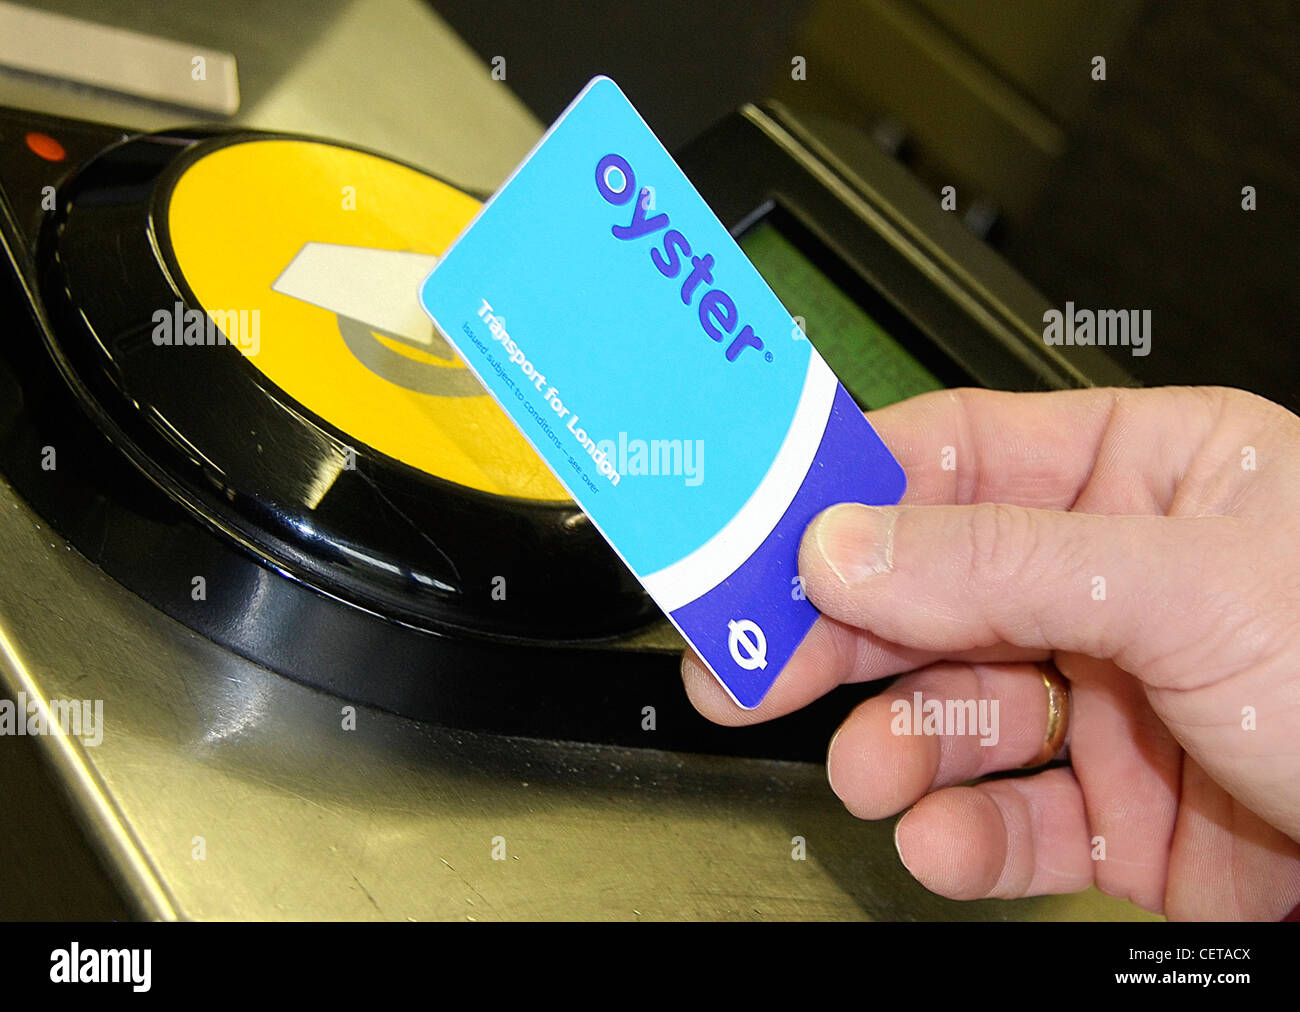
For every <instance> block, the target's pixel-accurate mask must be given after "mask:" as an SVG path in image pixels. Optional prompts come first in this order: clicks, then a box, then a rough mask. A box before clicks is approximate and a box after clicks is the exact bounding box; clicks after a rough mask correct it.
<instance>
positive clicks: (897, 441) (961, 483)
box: [867, 387, 1216, 513]
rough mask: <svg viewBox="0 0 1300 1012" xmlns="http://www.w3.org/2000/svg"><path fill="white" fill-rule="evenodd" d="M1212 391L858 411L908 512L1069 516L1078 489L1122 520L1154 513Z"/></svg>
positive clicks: (965, 394)
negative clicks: (1108, 504)
mask: <svg viewBox="0 0 1300 1012" xmlns="http://www.w3.org/2000/svg"><path fill="white" fill-rule="evenodd" d="M1213 393H1214V391H1212V390H1204V389H1202V390H1197V389H1194V388H1186V387H1170V388H1163V389H1156V390H1126V389H1115V388H1110V389H1093V390H1063V391H1055V392H1051V393H1006V392H1002V391H996V390H981V389H971V388H964V389H956V390H939V391H935V392H934V393H928V394H922V395H920V396H918V397H913V398H911V399H909V400H906V401H902V402H900V403H898V404H894V405H891V406H890V407H887V408H882V409H880V410H878V411H872V412H869V413H868V414H867V419H868V421H870V422H871V424H872V426H873V427H874V428H875V430H876V432H877V433H879V435H880V438H881V439H882V440H884V442H885V445H886V446H888V447H889V449H890V450H891V451H892V452H893V454H894V456H895V457H897V458H898V462H899V463H900V464H901V465H902V466H903V470H904V471H905V472H906V474H907V493H906V495H905V496H904V497H903V502H904V503H905V504H908V505H968V504H971V503H979V502H1001V503H1008V504H1011V505H1016V506H1028V507H1034V508H1038V509H1058V510H1064V509H1070V508H1071V507H1072V506H1073V505H1074V503H1075V502H1076V501H1077V500H1078V498H1079V496H1080V494H1081V493H1082V492H1083V490H1084V489H1085V488H1087V487H1088V486H1089V485H1093V486H1096V485H1097V484H1098V483H1102V484H1105V485H1107V486H1112V488H1111V489H1109V491H1113V492H1114V493H1116V494H1117V498H1118V500H1119V501H1120V502H1121V503H1122V504H1123V505H1124V506H1125V507H1131V509H1130V510H1127V511H1131V512H1133V513H1151V512H1160V513H1163V512H1164V509H1163V508H1160V507H1161V503H1162V502H1165V501H1167V496H1170V495H1172V490H1173V486H1174V483H1175V481H1176V478H1177V475H1178V474H1180V473H1181V472H1182V470H1183V465H1184V464H1185V463H1186V461H1187V460H1188V458H1189V456H1190V454H1191V453H1192V452H1193V450H1194V448H1195V447H1196V446H1197V445H1198V444H1199V438H1198V436H1199V434H1200V433H1202V432H1204V431H1205V430H1206V429H1207V428H1208V427H1209V426H1211V425H1212V424H1213V420H1214V418H1215V416H1216V413H1215V411H1214V410H1213V408H1212V404H1213V397H1212V395H1213Z"/></svg>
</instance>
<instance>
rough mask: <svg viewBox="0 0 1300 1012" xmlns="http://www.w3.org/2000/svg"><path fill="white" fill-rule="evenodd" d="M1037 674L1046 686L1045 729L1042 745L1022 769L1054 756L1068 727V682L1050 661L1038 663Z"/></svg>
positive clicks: (1046, 761) (1045, 761) (1058, 750)
mask: <svg viewBox="0 0 1300 1012" xmlns="http://www.w3.org/2000/svg"><path fill="white" fill-rule="evenodd" d="M1038 675H1039V677H1040V678H1042V680H1043V685H1044V686H1045V687H1046V688H1047V731H1046V732H1045V733H1044V734H1043V747H1042V748H1041V749H1039V751H1038V755H1036V756H1034V758H1033V759H1031V760H1029V762H1027V763H1025V765H1024V766H1023V767H1022V768H1023V769H1030V768H1032V767H1034V766H1042V765H1043V764H1044V763H1048V762H1051V761H1052V760H1053V759H1054V758H1056V755H1057V753H1059V752H1060V751H1061V748H1062V747H1063V746H1064V745H1065V734H1066V732H1067V731H1068V730H1069V728H1070V683H1069V682H1068V681H1066V679H1065V676H1064V675H1062V674H1061V672H1060V671H1059V670H1057V667H1056V665H1055V664H1053V663H1052V662H1051V661H1042V662H1040V663H1039V664H1038Z"/></svg>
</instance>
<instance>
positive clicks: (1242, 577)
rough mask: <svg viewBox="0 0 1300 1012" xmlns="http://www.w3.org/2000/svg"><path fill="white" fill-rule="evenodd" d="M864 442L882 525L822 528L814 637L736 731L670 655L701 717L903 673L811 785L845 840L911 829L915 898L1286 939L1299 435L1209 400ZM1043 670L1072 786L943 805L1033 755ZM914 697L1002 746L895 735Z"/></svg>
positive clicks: (945, 422)
mask: <svg viewBox="0 0 1300 1012" xmlns="http://www.w3.org/2000/svg"><path fill="white" fill-rule="evenodd" d="M868 417H869V419H870V421H871V423H872V425H873V426H874V427H875V428H876V430H877V431H878V432H879V434H880V436H881V438H882V439H883V440H884V441H885V443H886V445H888V446H889V447H890V449H891V450H892V451H893V453H894V454H895V456H897V458H898V459H899V462H900V463H901V464H902V465H903V468H904V469H905V471H906V472H907V475H908V489H907V494H906V496H905V497H904V499H903V503H902V504H901V505H900V506H899V507H893V508H872V507H864V506H857V505H841V506H835V507H832V508H831V509H829V510H827V511H825V512H823V513H822V514H821V515H820V516H818V517H817V518H816V519H815V520H814V521H813V522H812V523H811V524H810V525H809V527H808V530H807V531H806V533H805V535H804V539H803V543H802V546H801V550H800V556H799V569H800V573H801V575H802V576H803V578H804V582H805V587H806V591H807V594H808V597H809V599H810V600H811V601H812V602H813V603H814V604H816V605H817V607H818V608H819V609H820V610H821V612H822V617H821V618H819V619H818V620H817V622H816V624H815V625H814V627H813V629H812V631H811V632H810V633H809V635H808V638H807V639H806V640H805V641H804V643H803V644H802V645H801V646H800V647H799V649H798V651H797V652H796V653H795V655H794V656H793V657H792V658H791V660H790V661H789V663H788V664H787V665H786V668H785V669H784V671H783V672H782V673H781V676H780V677H779V678H778V679H777V681H776V683H775V684H774V685H773V687H772V689H771V691H770V692H769V694H768V696H767V698H766V699H765V700H764V701H763V703H762V705H760V706H759V707H758V708H757V709H755V710H750V711H746V710H742V709H740V708H739V707H737V706H736V704H735V703H734V702H732V701H731V699H730V698H729V697H728V696H727V695H726V693H725V692H724V691H723V690H722V688H721V687H720V686H718V684H717V683H716V682H715V681H714V679H713V677H712V676H711V675H710V674H709V673H708V671H707V669H706V668H705V667H704V666H703V665H702V664H701V663H700V661H699V659H698V658H697V657H695V656H694V655H693V654H691V653H688V654H687V655H686V658H685V659H684V661H683V666H682V674H683V679H684V681H685V684H686V689H687V692H688V694H689V696H690V698H691V700H692V702H693V703H694V704H695V706H696V708H697V709H698V710H699V711H700V712H701V713H703V714H704V715H705V716H706V717H709V718H710V719H712V720H714V721H717V722H718V723H723V724H733V725H734V724H747V723H752V722H755V721H760V720H767V719H771V718H773V717H777V716H780V715H782V714H785V713H788V712H790V711H792V710H795V709H798V708H799V707H801V706H803V705H805V704H807V703H809V702H811V701H812V700H814V699H816V698H817V697H819V696H821V695H823V694H824V693H825V692H827V691H829V690H830V689H831V688H833V687H835V686H836V685H839V684H841V683H844V682H859V681H865V680H871V679H878V678H884V677H886V676H890V675H895V674H899V673H900V672H911V673H910V674H906V675H903V677H901V678H900V679H898V680H897V681H896V682H895V683H894V684H893V685H892V686H890V687H889V688H888V689H887V690H886V691H885V692H884V693H882V694H881V695H879V696H877V697H875V698H873V699H870V700H867V701H866V702H864V703H862V704H861V705H860V706H858V707H857V708H856V709H855V710H854V711H853V713H852V714H850V716H849V717H848V719H847V720H846V721H845V722H844V724H843V725H842V726H841V728H840V729H839V731H837V732H836V735H835V737H834V738H833V739H832V742H831V747H830V750H829V755H828V759H827V764H828V775H829V778H830V781H831V786H832V788H833V789H834V791H835V793H836V794H837V795H838V796H839V797H840V798H841V800H843V802H844V804H845V805H846V806H847V807H848V809H849V811H851V812H852V813H853V814H855V815H857V816H858V817H860V818H864V819H879V818H884V817H886V816H890V815H893V814H895V813H897V812H899V811H902V810H903V809H905V808H909V807H910V811H908V813H907V814H906V816H905V817H904V818H903V819H902V820H901V821H900V823H899V825H898V828H897V830H896V840H897V842H898V846H899V854H900V856H901V857H902V859H903V861H904V863H905V865H906V866H907V868H908V869H909V871H910V872H911V873H912V874H913V875H914V876H915V877H916V878H917V879H918V880H920V882H921V883H922V884H924V885H925V886H926V887H927V888H929V889H931V890H933V891H934V892H937V893H940V894H942V895H945V896H949V897H952V898H957V899H975V898H981V897H1005V898H1010V897H1019V896H1031V895H1040V894H1045V893H1066V892H1074V891H1077V890H1080V889H1084V888H1086V887H1088V886H1089V885H1091V884H1093V883H1095V884H1096V885H1097V887H1098V888H1099V889H1101V890H1102V891H1103V892H1106V893H1108V894H1111V895H1115V896H1121V897H1127V898H1129V899H1131V900H1132V901H1133V902H1135V903H1137V904H1139V905H1141V906H1143V907H1145V908H1147V909H1148V910H1152V911H1156V912H1163V913H1165V914H1166V915H1167V916H1169V917H1170V918H1188V919H1191V918H1214V919H1218V918H1253V919H1277V918H1280V917H1282V916H1284V915H1285V914H1286V913H1287V912H1288V911H1289V910H1291V909H1292V908H1293V907H1294V906H1295V905H1296V904H1297V902H1300V844H1297V842H1296V841H1297V840H1300V418H1297V417H1296V416H1295V415H1293V414H1291V413H1290V412H1288V411H1286V410H1285V409H1283V408H1281V407H1279V406H1277V405H1275V404H1272V403H1270V402H1268V401H1265V400H1263V399H1261V398H1258V397H1255V396H1253V395H1250V394H1246V393H1242V392H1240V391H1235V390H1227V389H1220V388H1167V389H1156V390H1086V391H1070V392H1062V393H1050V394H1008V393H996V392H992V391H983V390H958V391H941V392H938V393H933V394H926V395H923V396H921V397H916V398H913V399H912V400H909V401H906V402H903V403H901V404H898V405H894V406H892V407H889V408H885V409H883V410H881V411H877V412H873V413H871V414H869V415H868ZM945 465H948V468H947V469H945ZM1099 578H1100V581H1099ZM1049 658H1050V659H1051V660H1053V661H1054V662H1055V664H1056V666H1057V668H1058V669H1059V670H1060V671H1061V672H1062V673H1063V674H1064V675H1065V676H1066V678H1068V679H1069V682H1070V686H1071V704H1070V722H1069V735H1068V739H1067V748H1068V756H1069V761H1070V762H1069V766H1066V767H1055V768H1051V769H1048V770H1046V771H1044V772H1040V773H1037V774H1036V775H1029V776H1022V777H1015V778H1001V779H996V780H991V781H986V782H983V783H979V784H976V785H974V786H958V785H961V784H964V783H965V782H966V781H970V780H973V779H975V778H978V777H983V776H986V775H988V774H991V773H994V772H999V771H1011V770H1016V769H1017V768H1019V767H1021V766H1023V765H1024V764H1025V763H1026V762H1030V761H1032V760H1033V758H1034V757H1035V755H1036V754H1037V753H1038V752H1039V751H1040V749H1041V747H1042V744H1043V740H1044V731H1045V727H1046V725H1047V720H1048V711H1047V705H1046V701H1047V693H1046V690H1045V687H1044V683H1043V680H1042V678H1041V676H1040V675H1039V673H1038V669H1037V667H1036V665H1035V663H1034V662H1037V661H1043V660H1047V659H1049ZM917 691H920V692H922V693H923V696H924V698H925V699H927V700H929V699H939V700H966V699H974V700H981V699H984V700H990V701H991V700H997V701H998V704H999V707H998V714H999V725H1000V727H999V734H998V740H997V743H996V744H994V745H991V746H986V745H981V744H980V739H979V737H978V736H976V735H971V734H967V735H963V736H943V735H939V736H933V735H903V734H896V733H894V732H893V731H891V722H892V720H893V716H894V712H895V711H891V705H893V704H894V703H895V701H897V700H906V701H907V702H908V704H909V705H910V704H911V702H912V700H913V699H914V697H913V693H914V692H917ZM1098 838H1100V840H1101V847H1100V849H1099V847H1098V845H1097V841H1098ZM1099 853H1101V854H1104V859H1098V855H1099Z"/></svg>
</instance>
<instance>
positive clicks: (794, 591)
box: [420, 77, 906, 709]
mask: <svg viewBox="0 0 1300 1012" xmlns="http://www.w3.org/2000/svg"><path fill="white" fill-rule="evenodd" d="M420 301H421V303H422V305H423V306H424V308H425V310H426V311H427V312H428V314H429V316H430V317H432V319H433V321H434V323H435V324H436V325H437V327H438V329H439V330H440V331H441V332H442V333H443V334H444V335H445V336H446V338H447V339H448V340H449V341H450V342H451V343H452V345H453V346H454V347H455V348H456V349H457V350H458V352H459V353H460V355H461V356H462V357H463V358H464V360H465V362H466V364H467V365H468V366H469V367H470V369H472V370H473V371H474V373H475V374H476V375H477V376H478V378H479V379H480V380H481V381H482V383H483V384H484V386H485V387H487V389H488V391H489V393H491V395H492V396H493V397H494V398H495V399H496V401H497V403H498V404H500V405H501V407H502V408H503V409H504V410H505V412H506V414H508V415H509V416H510V417H511V418H512V419H513V420H514V422H515V424H516V425H517V426H518V427H519V429H520V431H521V432H522V433H523V434H524V436H525V437H526V438H527V439H528V440H529V442H531V443H532V445H533V447H534V448H535V449H536V450H537V452H538V453H539V454H541V456H542V458H543V459H544V460H545V461H546V463H547V464H548V465H549V466H550V468H551V470H553V471H554V472H555V474H556V476H557V477H558V478H559V480H560V481H561V482H562V483H563V484H564V486H565V487H566V488H567V489H568V490H569V492H570V493H571V494H572V496H573V498H574V500H575V501H576V502H577V503H578V504H579V505H580V506H581V507H582V509H583V510H584V511H585V512H586V513H587V515H588V516H589V517H590V518H591V521H592V523H594V524H595V525H596V527H597V528H598V529H599V530H600V532H601V533H602V534H603V535H604V536H605V538H606V539H607V540H608V541H609V543H610V544H611V545H612V546H613V547H614V549H615V551H616V552H618V554H619V555H620V556H621V557H622V559H623V561H624V562H625V563H626V564H627V565H628V567H629V568H630V569H631V570H632V572H633V573H634V574H636V576H637V578H638V579H639V580H640V581H641V583H642V584H643V585H644V586H645V588H646V591H647V592H648V593H649V594H650V596H651V597H652V598H653V599H654V601H655V602H656V603H657V604H658V605H659V607H660V608H662V609H663V611H664V613H665V614H666V615H667V616H668V618H669V619H670V620H671V621H672V622H673V624H674V625H676V627H677V628H678V629H679V630H680V631H681V633H682V635H683V636H684V637H685V638H686V639H687V640H688V641H689V642H690V644H691V645H692V646H693V647H694V648H695V650H696V652H697V653H698V654H699V655H700V657H701V658H702V659H703V660H704V662H705V663H706V664H707V665H708V666H709V668H710V669H711V670H712V672H713V674H714V675H715V676H716V677H717V679H718V681H719V682H721V684H722V685H723V686H724V687H725V688H726V690H727V692H728V693H730V695H731V696H732V698H733V699H735V701H736V702H737V703H738V704H739V705H740V706H742V707H745V708H747V709H751V708H753V707H755V706H757V705H758V704H759V702H761V700H762V699H763V696H764V695H765V694H766V693H767V690H768V689H769V688H770V687H771V685H772V683H773V682H774V681H775V680H776V677H777V675H779V674H780V672H781V669H782V667H783V666H784V665H785V663H786V661H787V660H788V659H789V658H790V655H791V654H792V653H793V652H794V650H795V648H796V647H797V646H798V645H799V643H800V642H801V641H802V640H803V638H804V636H805V635H806V634H807V633H808V630H809V629H810V628H811V627H812V624H813V622H814V621H815V620H816V618H817V610H816V609H815V608H814V607H813V606H812V604H810V603H809V602H808V601H807V600H805V598H804V595H803V592H802V586H801V584H800V582H799V579H798V569H797V558H796V556H797V553H798V549H799V540H800V537H801V536H802V534H803V531H804V528H805V527H806V526H807V524H808V522H809V521H810V520H811V519H812V518H813V516H815V515H816V514H817V513H818V512H820V511H821V510H822V509H824V508H826V507H827V506H830V505H831V504H833V503H837V502H845V501H856V502H862V503H868V504H871V505H891V504H893V503H896V502H897V501H898V500H899V498H900V497H901V496H902V494H903V489H904V487H905V484H906V479H905V477H904V475H903V470H902V468H901V467H900V466H899V464H898V462H897V461H896V460H895V459H894V457H893V456H892V454H890V452H889V450H888V449H886V447H885V446H884V444H883V443H882V442H881V441H880V438H879V437H878V436H877V435H876V433H875V431H874V430H873V429H872V428H871V426H870V424H869V423H868V422H867V421H866V419H865V418H864V417H863V415H862V413H861V412H860V411H859V410H858V408H857V406H856V405H855V404H854V402H853V399H852V398H851V397H850V396H849V395H848V393H847V392H846V391H845V390H844V388H843V387H842V386H841V385H840V383H839V381H838V380H837V379H836V378H835V375H834V374H833V373H832V372H831V370H830V368H829V367H828V366H827V365H826V363H825V362H824V361H823V360H822V358H821V356H820V355H818V353H817V351H816V350H815V349H814V348H813V346H812V344H810V343H809V341H808V340H807V339H806V338H805V337H804V335H803V333H802V331H801V330H800V329H799V328H798V326H797V325H796V324H795V321H794V320H793V318H792V317H791V314H790V312H789V311H788V310H787V309H786V308H785V307H784V306H782V304H781V302H780V300H778V299H777V297H776V296H775V295H774V294H773V293H772V290H771V289H770V288H769V287H768V286H767V284H766V282H764V280H763V278H762V277H761V276H760V275H759V273H758V271H757V270H756V269H755V268H754V266H753V264H751V263H750V261H749V260H748V258H746V256H745V255H744V253H743V252H741V249H740V247H739V246H738V245H737V244H736V242H735V240H733V239H732V237H731V235H730V234H729V233H728V231H727V229H726V228H725V227H724V226H723V225H722V223H721V222H720V221H719V220H718V219H717V217H716V216H715V215H714V214H713V212H712V211H710V210H709V207H708V205H707V204H705V202H704V200H703V199H702V198H701V197H700V195H699V194H698V193H697V192H696V191H695V188H694V187H693V186H691V184H690V181H689V180H688V179H687V178H686V176H685V175H684V174H683V173H682V171H681V169H679V168H678V167H677V164H676V163H675V162H674V161H673V159H672V158H671V156H670V155H669V154H668V152H667V151H666V150H665V149H664V147H663V145H661V144H660V143H659V141H658V139H657V138H656V137H655V135H654V134H653V133H652V132H651V130H650V128H649V127H648V126H647V125H646V124H645V122H644V121H643V120H642V119H641V117H640V115H639V114H638V113H637V112H636V110H635V109H634V108H633V107H632V105H631V103H629V102H628V100H627V98H626V97H624V95H623V93H622V92H621V91H620V90H619V89H618V87H617V86H616V85H615V84H614V82H613V81H611V80H609V79H608V78H605V77H598V78H595V79H594V80H592V81H591V82H590V83H589V84H588V85H587V86H586V87H585V88H584V89H583V91H582V93H581V94H580V95H578V97H577V98H576V99H575V100H574V101H573V103H572V104H571V105H570V106H569V108H568V109H567V110H565V112H564V114H563V115H562V116H561V117H560V118H559V119H558V120H557V121H556V122H555V124H554V125H553V126H552V127H551V128H550V129H549V130H548V131H547V132H546V134H545V135H544V136H543V137H542V139H541V141H540V142H538V144H537V146H536V147H535V148H534V149H533V151H532V152H531V154H529V156H528V158H527V159H526V160H525V161H524V162H523V164H522V165H520V166H519V168H517V169H516V170H515V172H514V174H513V175H511V177H510V178H509V179H508V180H507V181H506V183H505V184H504V185H503V186H502V187H501V189H500V190H498V191H497V193H496V195H495V196H493V197H492V199H491V200H490V201H488V203H487V204H486V205H484V207H483V209H482V210H481V212H480V213H479V215H478V217H477V218H475V219H474V221H473V222H472V223H471V224H470V225H469V227H468V228H467V229H466V230H465V231H464V232H463V233H462V234H461V236H460V237H459V238H458V239H457V240H456V241H455V243H453V244H452V246H451V247H450V248H449V249H448V251H447V253H446V254H445V255H444V257H443V258H442V260H441V261H440V262H439V263H438V264H437V266H436V267H435V268H434V269H433V272H432V273H431V274H430V275H429V276H428V278H426V279H425V281H424V282H423V284H422V286H421V288H420Z"/></svg>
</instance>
